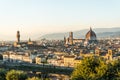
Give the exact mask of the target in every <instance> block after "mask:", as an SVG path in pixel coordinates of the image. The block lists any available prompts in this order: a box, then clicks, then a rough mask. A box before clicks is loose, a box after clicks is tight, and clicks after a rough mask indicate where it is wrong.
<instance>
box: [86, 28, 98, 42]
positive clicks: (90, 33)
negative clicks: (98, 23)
mask: <svg viewBox="0 0 120 80" xmlns="http://www.w3.org/2000/svg"><path fill="white" fill-rule="evenodd" d="M86 40H96V34H95V32H94V31H92V28H90V30H89V31H88V32H87V34H86Z"/></svg>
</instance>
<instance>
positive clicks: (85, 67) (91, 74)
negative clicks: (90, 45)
mask: <svg viewBox="0 0 120 80" xmlns="http://www.w3.org/2000/svg"><path fill="white" fill-rule="evenodd" d="M106 71H107V65H106V64H105V62H104V61H103V59H102V58H100V57H95V56H92V57H86V58H84V59H83V60H82V62H81V63H80V64H79V65H78V66H77V67H76V68H75V69H74V71H73V73H72V76H71V77H72V80H103V75H105V73H106Z"/></svg>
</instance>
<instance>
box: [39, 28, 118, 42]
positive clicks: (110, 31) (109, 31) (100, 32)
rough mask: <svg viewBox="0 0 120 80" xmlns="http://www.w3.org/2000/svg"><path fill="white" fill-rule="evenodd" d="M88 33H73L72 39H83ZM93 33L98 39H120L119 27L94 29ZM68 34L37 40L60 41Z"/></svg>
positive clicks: (86, 30)
mask: <svg viewBox="0 0 120 80" xmlns="http://www.w3.org/2000/svg"><path fill="white" fill-rule="evenodd" d="M88 31H89V29H84V30H79V31H74V32H73V33H74V38H85V35H86V33H87V32H88ZM93 31H94V32H95V33H96V35H97V37H98V38H104V37H120V27H119V28H95V29H93ZM68 35H69V32H66V33H53V34H46V35H43V36H41V37H39V39H43V38H46V39H50V40H52V39H54V40H58V39H60V40H62V39H63V38H64V36H66V37H68Z"/></svg>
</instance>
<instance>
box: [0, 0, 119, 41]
mask: <svg viewBox="0 0 120 80" xmlns="http://www.w3.org/2000/svg"><path fill="white" fill-rule="evenodd" d="M119 21H120V0H0V28H1V29H0V35H1V36H0V39H3V40H14V39H15V36H16V31H17V30H18V29H19V30H20V31H21V36H22V39H28V38H29V37H32V38H33V36H34V37H38V34H39V35H40V34H46V33H53V32H68V31H75V30H81V29H86V28H89V27H90V26H92V27H93V28H101V27H120V22H119Z"/></svg>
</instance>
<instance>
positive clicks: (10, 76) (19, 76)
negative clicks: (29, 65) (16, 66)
mask: <svg viewBox="0 0 120 80" xmlns="http://www.w3.org/2000/svg"><path fill="white" fill-rule="evenodd" d="M6 79H7V80H26V79H27V74H26V73H25V72H23V71H17V70H11V71H9V72H7V75H6Z"/></svg>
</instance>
